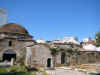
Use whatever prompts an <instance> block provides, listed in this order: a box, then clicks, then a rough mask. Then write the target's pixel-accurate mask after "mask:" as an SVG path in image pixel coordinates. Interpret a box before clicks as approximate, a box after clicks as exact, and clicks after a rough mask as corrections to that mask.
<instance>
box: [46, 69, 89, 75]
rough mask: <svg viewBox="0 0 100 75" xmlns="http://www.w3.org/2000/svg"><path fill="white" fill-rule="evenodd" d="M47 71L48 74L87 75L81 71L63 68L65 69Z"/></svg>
mask: <svg viewBox="0 0 100 75" xmlns="http://www.w3.org/2000/svg"><path fill="white" fill-rule="evenodd" d="M47 72H48V75H87V74H85V73H83V72H78V71H73V70H65V69H56V70H48V71H47Z"/></svg>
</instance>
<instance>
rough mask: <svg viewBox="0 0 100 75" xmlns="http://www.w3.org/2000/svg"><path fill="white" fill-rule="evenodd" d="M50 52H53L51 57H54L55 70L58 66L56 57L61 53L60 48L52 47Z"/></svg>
mask: <svg viewBox="0 0 100 75" xmlns="http://www.w3.org/2000/svg"><path fill="white" fill-rule="evenodd" d="M50 51H51V55H52V57H53V65H54V68H55V65H56V56H57V54H58V52H59V48H58V47H52V48H50Z"/></svg>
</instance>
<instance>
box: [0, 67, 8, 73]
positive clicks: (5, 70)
mask: <svg viewBox="0 0 100 75" xmlns="http://www.w3.org/2000/svg"><path fill="white" fill-rule="evenodd" d="M6 72H8V69H7V68H0V73H6Z"/></svg>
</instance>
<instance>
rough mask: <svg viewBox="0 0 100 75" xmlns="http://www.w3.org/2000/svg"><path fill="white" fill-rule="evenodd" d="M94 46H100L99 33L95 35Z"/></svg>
mask: <svg viewBox="0 0 100 75" xmlns="http://www.w3.org/2000/svg"><path fill="white" fill-rule="evenodd" d="M96 46H97V47H98V46H100V32H98V33H97V34H96Z"/></svg>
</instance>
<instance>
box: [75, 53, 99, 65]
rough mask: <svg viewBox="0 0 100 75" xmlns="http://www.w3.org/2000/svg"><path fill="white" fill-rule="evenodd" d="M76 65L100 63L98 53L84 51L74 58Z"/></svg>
mask: <svg viewBox="0 0 100 75" xmlns="http://www.w3.org/2000/svg"><path fill="white" fill-rule="evenodd" d="M76 61H77V64H96V63H100V52H98V51H84V52H80V55H77V56H76Z"/></svg>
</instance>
